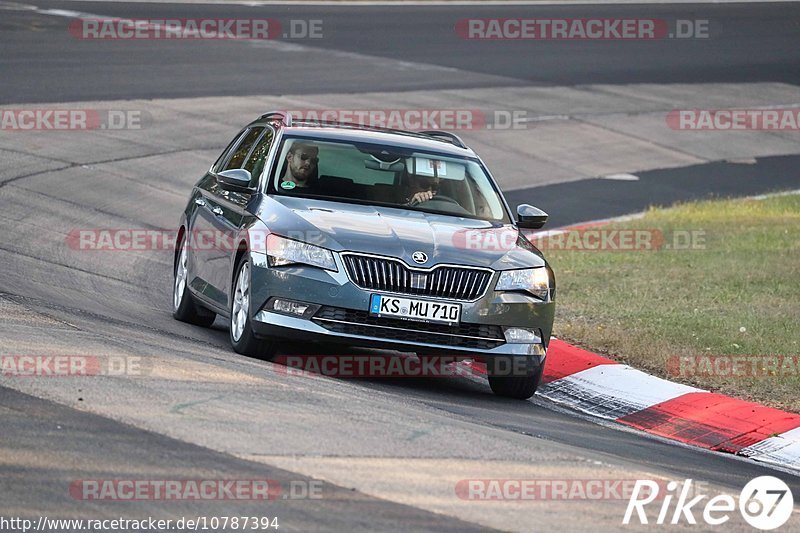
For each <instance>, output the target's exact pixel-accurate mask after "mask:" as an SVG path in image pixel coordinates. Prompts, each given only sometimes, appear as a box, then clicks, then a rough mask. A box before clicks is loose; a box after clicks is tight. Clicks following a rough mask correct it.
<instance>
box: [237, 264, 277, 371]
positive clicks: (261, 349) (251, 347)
mask: <svg viewBox="0 0 800 533" xmlns="http://www.w3.org/2000/svg"><path fill="white" fill-rule="evenodd" d="M250 295H251V291H250V260H249V259H248V257H247V254H245V255H243V256H242V259H241V260H240V261H239V265H238V266H237V268H236V277H235V279H234V282H233V298H231V321H230V339H231V346H233V349H234V350H235V351H236V352H237V353H240V354H243V355H249V356H250V357H259V358H261V359H267V360H269V359H271V358H272V357H273V356H274V355H275V351H276V346H275V343H274V342H273V341H271V340H268V339H259V338H256V336H255V334H254V333H253V328H252V326H251V323H250V304H251V299H250Z"/></svg>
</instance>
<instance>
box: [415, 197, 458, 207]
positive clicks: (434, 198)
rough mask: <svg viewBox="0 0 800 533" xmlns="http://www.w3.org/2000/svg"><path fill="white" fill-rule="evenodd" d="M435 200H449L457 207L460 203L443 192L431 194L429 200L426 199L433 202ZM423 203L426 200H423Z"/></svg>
mask: <svg viewBox="0 0 800 533" xmlns="http://www.w3.org/2000/svg"><path fill="white" fill-rule="evenodd" d="M436 200H444V201H445V202H450V203H451V204H456V205H457V206H458V207H461V204H460V203H459V202H458V200H454V199H453V198H450V197H449V196H445V195H444V194H437V195H435V196H433V197H432V198H431V199H430V200H428V202H435V201H436ZM423 203H427V202H423Z"/></svg>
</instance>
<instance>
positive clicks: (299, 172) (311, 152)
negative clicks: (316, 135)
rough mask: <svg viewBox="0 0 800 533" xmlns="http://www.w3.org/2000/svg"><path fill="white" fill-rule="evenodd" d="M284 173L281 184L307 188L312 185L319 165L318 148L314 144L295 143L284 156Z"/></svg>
mask: <svg viewBox="0 0 800 533" xmlns="http://www.w3.org/2000/svg"><path fill="white" fill-rule="evenodd" d="M286 161H287V163H288V164H287V165H286V172H285V173H284V175H283V183H293V184H294V187H300V188H307V187H311V186H313V185H314V183H315V181H316V176H317V164H318V163H319V147H317V146H316V145H315V144H314V143H309V142H295V143H294V144H293V145H292V146H291V148H289V153H288V154H286Z"/></svg>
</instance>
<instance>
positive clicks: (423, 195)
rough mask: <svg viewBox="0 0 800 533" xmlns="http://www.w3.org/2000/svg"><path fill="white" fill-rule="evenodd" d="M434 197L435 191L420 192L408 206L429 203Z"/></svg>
mask: <svg viewBox="0 0 800 533" xmlns="http://www.w3.org/2000/svg"><path fill="white" fill-rule="evenodd" d="M433 196H434V195H433V191H420V192H418V193H414V196H412V197H411V200H410V201H409V202H408V205H417V204H421V203H422V202H427V201H428V200H430V199H431V198H433Z"/></svg>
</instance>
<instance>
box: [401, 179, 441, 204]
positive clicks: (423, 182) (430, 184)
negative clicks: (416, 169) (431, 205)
mask: <svg viewBox="0 0 800 533" xmlns="http://www.w3.org/2000/svg"><path fill="white" fill-rule="evenodd" d="M438 192H439V177H438V176H420V175H419V174H409V175H408V186H407V188H406V194H405V197H404V202H403V203H404V204H405V205H408V206H414V205H417V204H421V203H423V202H427V201H428V200H431V199H432V198H433V197H434V196H436V194H437V193H438Z"/></svg>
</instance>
